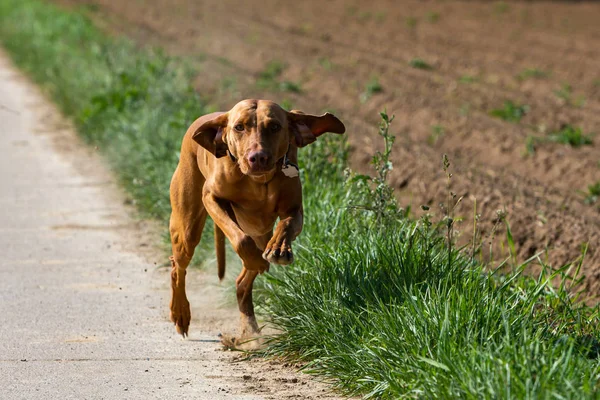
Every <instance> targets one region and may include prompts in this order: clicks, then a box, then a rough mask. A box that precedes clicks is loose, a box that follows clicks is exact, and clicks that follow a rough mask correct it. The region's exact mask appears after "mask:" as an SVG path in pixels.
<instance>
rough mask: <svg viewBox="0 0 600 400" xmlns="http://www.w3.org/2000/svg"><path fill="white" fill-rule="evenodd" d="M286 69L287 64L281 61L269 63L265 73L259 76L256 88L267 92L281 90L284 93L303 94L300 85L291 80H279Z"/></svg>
mask: <svg viewBox="0 0 600 400" xmlns="http://www.w3.org/2000/svg"><path fill="white" fill-rule="evenodd" d="M285 68H286V66H285V64H284V63H282V62H280V61H271V62H269V63H268V64H267V66H266V67H265V69H264V71H263V72H261V73H260V75H259V76H258V79H257V81H256V86H258V87H259V88H261V89H266V90H280V91H282V92H293V93H300V92H302V87H301V86H300V83H298V82H292V81H289V80H284V81H280V80H279V79H280V77H281V74H282V73H283V71H284V70H285Z"/></svg>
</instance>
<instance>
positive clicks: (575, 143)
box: [548, 125, 593, 147]
mask: <svg viewBox="0 0 600 400" xmlns="http://www.w3.org/2000/svg"><path fill="white" fill-rule="evenodd" d="M548 140H549V141H551V142H556V143H562V144H568V145H569V146H572V147H580V146H586V145H591V144H592V143H593V140H592V138H591V136H589V135H585V134H584V133H583V131H582V129H581V128H579V127H574V126H572V125H565V126H563V127H562V128H561V129H560V130H558V131H556V132H554V133H552V134H551V135H549V136H548Z"/></svg>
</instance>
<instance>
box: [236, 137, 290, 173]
mask: <svg viewBox="0 0 600 400" xmlns="http://www.w3.org/2000/svg"><path fill="white" fill-rule="evenodd" d="M290 147H291V145H288V149H287V151H286V152H285V154H284V155H283V157H282V158H280V160H283V161H282V163H281V172H283V174H284V175H285V176H287V177H288V178H295V177H297V176H298V172H299V171H300V168H298V165H296V164H294V163H293V162H291V161H290V159H289V157H288V153H289V152H290ZM227 155H229V159H230V160H231V161H233V162H234V163H237V158H236V157H235V156H234V155H233V154H231V151H229V149H227Z"/></svg>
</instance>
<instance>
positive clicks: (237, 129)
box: [233, 124, 244, 132]
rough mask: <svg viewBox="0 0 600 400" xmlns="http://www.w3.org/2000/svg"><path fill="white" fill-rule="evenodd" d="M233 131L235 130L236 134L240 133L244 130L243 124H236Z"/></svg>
mask: <svg viewBox="0 0 600 400" xmlns="http://www.w3.org/2000/svg"><path fill="white" fill-rule="evenodd" d="M233 129H235V130H236V131H238V132H241V131H243V130H244V124H237V125H236V126H234V127H233Z"/></svg>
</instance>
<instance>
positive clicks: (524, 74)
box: [517, 68, 550, 81]
mask: <svg viewBox="0 0 600 400" xmlns="http://www.w3.org/2000/svg"><path fill="white" fill-rule="evenodd" d="M549 76H550V73H549V72H546V71H544V70H541V69H539V68H526V69H524V70H523V71H521V72H520V73H519V74H518V75H517V79H518V80H520V81H524V80H526V79H544V78H548V77H549Z"/></svg>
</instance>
